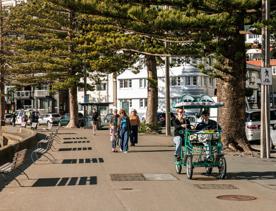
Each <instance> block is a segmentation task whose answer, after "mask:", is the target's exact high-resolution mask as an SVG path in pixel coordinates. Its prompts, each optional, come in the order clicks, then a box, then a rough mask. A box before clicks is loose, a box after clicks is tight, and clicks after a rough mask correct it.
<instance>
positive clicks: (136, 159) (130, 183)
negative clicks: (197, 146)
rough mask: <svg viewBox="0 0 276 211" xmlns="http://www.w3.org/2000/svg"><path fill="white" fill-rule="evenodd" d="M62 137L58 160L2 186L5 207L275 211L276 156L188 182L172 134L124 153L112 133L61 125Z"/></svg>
mask: <svg viewBox="0 0 276 211" xmlns="http://www.w3.org/2000/svg"><path fill="white" fill-rule="evenodd" d="M59 136H60V137H61V138H62V141H63V142H65V143H63V144H56V145H55V146H56V147H57V148H58V149H59V150H58V151H54V152H51V154H52V155H53V156H54V158H55V161H54V163H51V162H49V161H47V159H45V158H44V157H42V158H40V159H39V160H37V161H36V162H35V163H33V164H32V165H30V166H29V167H28V168H26V170H25V172H26V173H27V174H28V176H29V177H30V179H27V178H26V177H25V176H24V175H20V176H18V177H17V179H18V180H19V181H20V183H21V184H22V185H23V186H24V187H19V186H18V185H17V183H16V182H15V181H14V180H13V181H12V182H10V183H9V184H8V185H7V186H6V187H5V188H4V189H2V191H1V192H0V197H1V206H0V211H1V210H6V211H13V210H16V211H20V210H24V211H25V210H26V211H37V210H39V211H44V210H49V211H52V210H58V211H60V210H61V211H62V210H64V211H65V210H66V211H71V210H72V211H93V210H95V211H96V210H97V211H99V210H107V211H109V210H112V211H113V210H114V211H116V210H118V211H124V210H141V211H147V210H149V211H155V210H156V211H157V210H158V211H161V210H164V211H169V210H174V211H176V210H181V211H182V210H187V211H200V210H223V211H228V210H231V211H233V210H235V211H239V210H243V211H246V210H250V211H253V210H254V211H255V210H256V211H259V210H262V211H274V210H276V159H271V160H269V161H265V160H261V159H258V158H243V157H238V156H236V157H231V156H227V164H228V172H229V174H228V178H227V179H226V180H217V179H216V178H215V177H207V176H204V175H203V174H202V173H203V172H204V169H195V170H196V171H197V172H195V175H194V177H193V180H188V179H187V178H186V175H185V174H184V173H182V174H180V175H178V174H176V172H175V166H174V163H173V153H174V147H173V145H172V143H171V138H167V137H165V136H158V135H156V136H155V135H152V136H148V135H147V136H146V135H141V136H140V140H139V144H138V145H137V146H136V147H131V148H130V151H129V153H128V154H124V153H119V152H118V153H112V152H111V143H110V141H109V136H108V131H99V132H98V133H97V135H96V136H92V132H91V130H88V129H86V130H85V129H73V130H72V129H61V130H60V135H59ZM84 137H87V139H84ZM72 138H75V139H72ZM87 141H89V143H88V142H87ZM74 142H75V143H74ZM76 142H79V143H76ZM68 148H70V149H71V150H69V149H68ZM222 195H234V197H232V198H231V197H230V198H231V199H237V197H236V196H237V195H245V196H253V197H256V199H255V200H251V201H237V200H221V199H218V198H217V197H218V196H222Z"/></svg>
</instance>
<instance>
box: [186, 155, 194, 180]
mask: <svg viewBox="0 0 276 211" xmlns="http://www.w3.org/2000/svg"><path fill="white" fill-rule="evenodd" d="M186 174H187V178H188V179H192V177H193V157H192V156H189V157H187V162H186Z"/></svg>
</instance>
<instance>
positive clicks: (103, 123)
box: [100, 113, 113, 128]
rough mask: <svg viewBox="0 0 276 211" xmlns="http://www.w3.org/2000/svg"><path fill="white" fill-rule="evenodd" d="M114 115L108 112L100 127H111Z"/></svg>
mask: <svg viewBox="0 0 276 211" xmlns="http://www.w3.org/2000/svg"><path fill="white" fill-rule="evenodd" d="M112 116H113V114H112V113H108V114H106V115H105V116H104V117H103V118H101V122H100V128H104V127H109V123H110V121H111V118H112Z"/></svg>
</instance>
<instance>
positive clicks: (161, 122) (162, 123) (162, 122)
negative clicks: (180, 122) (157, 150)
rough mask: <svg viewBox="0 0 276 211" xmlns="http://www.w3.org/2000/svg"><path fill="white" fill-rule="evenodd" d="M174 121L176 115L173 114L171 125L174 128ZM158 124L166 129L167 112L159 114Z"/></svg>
mask: <svg viewBox="0 0 276 211" xmlns="http://www.w3.org/2000/svg"><path fill="white" fill-rule="evenodd" d="M174 120H175V115H174V113H172V112H171V125H172V126H173V124H174ZM157 123H158V124H159V125H160V126H161V127H165V126H166V113H165V112H158V113H157Z"/></svg>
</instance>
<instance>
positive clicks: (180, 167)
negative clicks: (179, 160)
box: [175, 164, 182, 174]
mask: <svg viewBox="0 0 276 211" xmlns="http://www.w3.org/2000/svg"><path fill="white" fill-rule="evenodd" d="M175 170H176V173H178V174H181V171H182V166H181V165H180V164H176V165H175Z"/></svg>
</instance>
